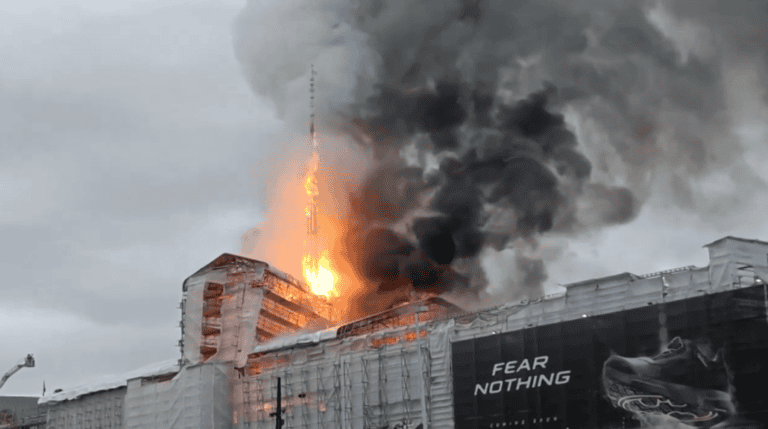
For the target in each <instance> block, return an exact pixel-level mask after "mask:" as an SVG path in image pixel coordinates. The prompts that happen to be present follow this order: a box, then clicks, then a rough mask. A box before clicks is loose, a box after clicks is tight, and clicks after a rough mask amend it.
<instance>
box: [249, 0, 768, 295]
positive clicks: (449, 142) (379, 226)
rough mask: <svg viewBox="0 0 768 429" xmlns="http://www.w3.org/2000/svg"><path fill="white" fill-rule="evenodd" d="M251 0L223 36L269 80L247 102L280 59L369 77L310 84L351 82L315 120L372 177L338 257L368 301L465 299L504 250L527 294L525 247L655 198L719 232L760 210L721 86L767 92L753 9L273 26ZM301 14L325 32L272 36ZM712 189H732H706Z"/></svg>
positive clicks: (561, 4) (283, 66)
mask: <svg viewBox="0 0 768 429" xmlns="http://www.w3.org/2000/svg"><path fill="white" fill-rule="evenodd" d="M256 4H257V2H255V1H252V2H250V3H249V6H248V7H247V8H246V10H245V11H244V13H243V16H242V17H241V19H240V20H239V25H238V26H237V27H236V31H235V34H236V35H237V36H238V37H237V38H236V40H237V52H238V55H239V56H240V58H241V60H242V61H243V62H244V65H245V68H246V69H247V70H252V69H255V68H258V67H261V68H269V73H271V74H264V73H262V74H257V73H249V75H248V76H249V78H250V80H251V84H252V86H253V87H254V88H255V89H256V90H257V91H259V92H260V93H264V94H267V95H269V96H271V97H272V98H273V99H277V100H278V101H282V98H280V97H277V96H275V93H276V92H277V91H279V88H281V87H282V86H284V84H285V81H286V80H288V79H292V78H297V76H299V75H301V73H298V72H297V71H296V64H304V65H302V67H306V66H305V64H308V63H310V62H313V61H314V62H315V64H317V62H316V61H315V59H322V58H337V57H339V55H338V52H340V51H342V50H343V51H344V52H348V53H350V54H349V55H352V54H351V53H354V55H355V56H354V58H353V59H355V61H359V63H365V64H366V65H367V66H368V67H367V68H366V67H361V66H352V65H354V64H358V63H356V62H354V61H352V60H347V61H346V62H344V61H336V62H333V61H330V60H329V61H326V63H327V64H326V65H325V66H324V67H325V70H324V69H323V67H322V66H321V67H319V68H318V71H319V72H320V76H325V78H326V79H330V80H332V81H333V82H335V86H333V85H332V84H328V85H326V87H331V86H333V87H334V88H346V87H345V86H344V84H342V83H346V84H347V85H351V84H350V83H354V89H352V90H349V91H347V92H344V91H341V90H338V91H336V93H334V96H335V95H337V94H340V95H339V96H338V97H333V98H334V99H335V100H338V99H344V100H345V102H346V101H347V100H349V99H354V100H355V102H354V103H351V104H350V105H349V107H348V108H346V109H344V110H343V114H341V115H338V116H337V117H335V118H334V119H333V121H329V122H333V123H338V122H339V118H341V122H344V123H346V124H349V125H348V126H345V125H341V126H338V128H340V129H342V130H343V131H345V132H347V133H348V134H350V135H352V136H353V137H354V139H355V140H356V141H357V142H358V143H360V144H361V145H362V146H364V147H366V148H368V149H370V153H371V158H372V160H373V164H374V165H375V167H374V168H373V170H372V172H371V174H370V175H369V176H368V177H367V180H365V181H363V184H362V185H361V186H360V188H359V189H358V190H357V192H355V193H354V195H352V196H351V197H350V199H351V206H352V210H351V214H350V224H351V225H352V227H351V229H350V233H349V236H348V242H347V254H348V255H349V257H350V259H351V260H352V262H353V263H354V265H355V266H356V267H358V269H359V271H360V272H361V273H362V274H364V275H365V276H367V277H368V278H369V279H371V280H372V281H373V282H374V283H375V284H377V285H378V288H379V290H380V291H387V290H398V289H401V288H403V287H404V286H407V285H413V286H414V287H416V288H417V289H423V290H433V291H447V290H453V291H464V292H468V293H470V294H478V293H480V291H481V290H482V289H483V288H484V286H485V278H484V276H483V274H482V270H481V269H480V263H479V261H480V260H481V259H482V258H483V257H484V256H483V255H484V254H487V252H489V251H491V250H490V249H493V251H499V250H502V249H507V250H505V252H507V251H508V249H510V248H513V249H514V252H513V254H514V255H515V256H514V257H513V258H510V259H509V264H510V266H509V267H507V268H508V271H509V272H510V273H514V275H513V278H512V279H511V280H512V282H513V283H514V286H515V287H517V288H522V290H523V291H524V292H525V293H523V295H525V294H538V293H540V286H541V285H542V282H544V281H545V279H546V277H547V274H546V269H545V268H546V267H545V264H544V262H545V259H546V258H542V257H541V256H540V255H539V256H537V255H538V254H539V253H537V249H540V247H539V246H540V243H541V242H542V241H543V240H542V239H545V238H547V237H571V236H578V235H580V234H585V233H588V232H590V231H595V230H599V229H600V228H604V227H607V226H611V225H618V224H622V223H625V222H628V221H630V220H632V219H633V218H634V217H635V216H636V215H637V213H638V212H639V211H640V210H641V207H642V204H643V203H645V202H646V201H648V200H649V199H650V198H652V197H653V198H654V199H655V200H654V201H655V203H656V204H657V205H658V206H668V207H670V208H671V209H672V208H673V209H675V210H683V211H687V212H689V213H695V214H696V215H697V216H698V217H699V218H700V219H702V220H703V221H706V222H710V223H712V224H716V225H728V224H730V223H732V222H734V217H733V216H734V213H733V210H727V209H725V208H727V207H745V206H749V205H751V204H755V202H756V201H762V200H764V199H760V198H759V197H760V195H761V194H760V192H763V189H765V184H764V183H763V181H762V180H761V179H760V178H759V176H758V175H756V174H755V173H754V172H753V171H752V169H751V168H750V167H749V166H748V165H747V164H746V163H745V162H744V158H743V149H742V148H741V147H740V145H739V143H738V141H737V139H736V138H735V137H734V134H733V133H732V122H731V121H732V117H731V115H730V112H729V106H728V103H729V101H728V98H727V91H728V88H727V82H726V80H725V78H724V73H725V70H727V66H728V65H730V64H745V63H748V64H753V65H754V66H755V67H756V70H758V73H759V76H760V78H762V79H764V82H768V78H766V77H767V76H768V56H767V55H766V54H765V47H766V46H768V30H766V22H768V19H766V17H768V6H766V5H768V2H763V1H752V0H733V1H729V2H722V1H718V0H703V1H701V2H690V1H685V0H547V1H544V0H521V1H509V0H423V1H418V2H414V1H412V0H358V1H356V2H354V3H350V2H347V1H343V0H338V1H337V0H332V1H321V0H313V1H308V0H307V1H304V0H290V1H288V0H286V2H281V3H280V4H281V5H285V6H281V7H280V10H279V12H280V13H279V14H278V15H263V14H261V13H260V12H259V10H258V8H257V6H255V5H256ZM307 11H311V13H312V16H313V17H315V21H312V22H311V24H312V26H313V28H326V27H327V28H328V29H329V30H323V31H321V32H320V33H315V34H314V35H313V34H312V33H311V32H310V33H309V34H310V35H308V36H306V37H305V36H303V33H296V32H295V31H293V29H292V27H290V26H284V27H285V29H284V30H282V31H283V33H280V31H281V25H278V24H273V22H277V23H280V22H282V21H281V20H280V17H285V19H286V20H289V19H290V17H291V16H295V14H296V13H299V14H303V15H302V16H306V14H307V13H309V12H307ZM263 16H269V17H270V18H269V19H270V20H272V21H269V22H270V23H268V24H265V26H264V28H268V29H269V30H270V31H269V32H266V33H265V34H261V33H258V31H257V30H255V29H258V28H260V27H259V26H257V25H254V21H256V22H259V20H260V21H261V22H267V21H265V20H266V19H267V18H263ZM274 19H277V20H276V21H275V20H274ZM286 22H287V21H286ZM302 22H303V21H302ZM339 23H341V24H340V25H339ZM330 29H332V30H330ZM265 31H266V30H265ZM254 32H255V33H257V34H259V35H263V36H264V37H255V35H254ZM297 34H298V35H297ZM318 34H319V35H320V36H322V37H319V36H318ZM249 35H251V36H249ZM283 36H284V37H283ZM297 37H298V38H302V37H305V39H306V41H307V42H310V41H311V43H310V45H311V44H314V45H311V46H316V45H320V47H319V48H318V49H317V50H316V52H315V53H314V54H312V55H307V58H300V59H297V58H293V57H292V56H291V55H286V54H285V53H286V52H290V51H291V50H290V49H285V47H284V46H283V45H285V43H282V42H281V45H280V46H281V47H280V49H278V48H273V47H271V46H270V42H269V41H270V40H294V39H295V38H297ZM302 40H304V39H302ZM316 40H320V42H317V41H316ZM297 43H298V42H297ZM300 46H303V45H301V44H300ZM342 47H343V49H342ZM337 48H338V49H337ZM302 49H303V48H302ZM337 64H340V65H338V66H337ZM345 67H346V68H345ZM272 69H274V70H272ZM321 87H323V86H322V85H318V88H321ZM326 97H330V94H326ZM318 98H319V99H323V96H322V95H319V96H318ZM341 104H344V103H341ZM336 105H339V103H337V104H336ZM590 161H591V162H590ZM723 177H725V178H726V179H727V180H729V181H730V182H731V184H732V185H733V186H731V188H733V189H737V190H738V191H730V190H728V189H731V188H729V187H728V186H725V187H722V186H721V187H717V186H710V185H712V184H715V183H717V182H718V181H719V180H721V178H723ZM723 189H725V190H723ZM742 212H746V211H742ZM726 213H727V216H726ZM744 216H747V215H744ZM511 295H515V296H519V295H520V294H511Z"/></svg>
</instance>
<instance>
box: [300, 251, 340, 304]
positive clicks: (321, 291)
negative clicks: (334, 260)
mask: <svg viewBox="0 0 768 429" xmlns="http://www.w3.org/2000/svg"><path fill="white" fill-rule="evenodd" d="M301 265H302V267H303V268H304V279H305V280H306V281H307V283H309V287H310V289H311V290H312V293H314V294H315V295H323V296H326V297H328V298H330V297H332V296H336V294H337V292H336V290H335V289H334V287H333V286H334V282H335V280H336V276H335V275H334V272H333V269H332V268H331V259H330V258H329V256H328V251H327V250H323V251H322V252H321V253H320V257H319V258H317V259H314V258H312V256H310V255H308V254H305V255H304V258H303V260H302V261H301Z"/></svg>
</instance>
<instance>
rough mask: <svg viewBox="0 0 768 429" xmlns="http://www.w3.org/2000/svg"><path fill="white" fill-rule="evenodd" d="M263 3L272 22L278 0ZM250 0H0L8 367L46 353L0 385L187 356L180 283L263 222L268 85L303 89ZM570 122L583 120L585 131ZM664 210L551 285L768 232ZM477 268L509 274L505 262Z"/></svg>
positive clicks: (562, 260) (736, 80)
mask: <svg viewBox="0 0 768 429" xmlns="http://www.w3.org/2000/svg"><path fill="white" fill-rule="evenodd" d="M251 3H252V5H251V6H252V8H256V7H263V8H264V13H265V14H267V15H266V16H269V15H268V14H269V13H270V10H271V9H270V3H269V2H261V3H260V6H257V5H256V2H251ZM244 5H245V2H244V0H239V1H235V0H217V1H175V0H168V1H160V0H154V1H152V0H146V1H128V0H113V1H110V2H97V1H93V0H90V1H86V0H70V1H66V2H62V1H56V2H54V1H52V0H34V1H27V2H4V3H2V5H0V58H2V66H1V67H0V150H2V152H0V153H2V156H0V254H1V255H2V257H0V268H2V272H3V274H4V276H3V277H4V280H5V281H4V283H3V285H2V286H0V297H1V298H2V299H0V327H2V331H0V332H2V333H1V334H0V344H2V347H0V373H2V372H5V371H6V370H7V369H10V368H11V367H12V366H13V365H14V364H15V363H16V362H17V361H18V360H19V359H21V358H23V357H24V356H26V354H28V353H32V354H34V356H35V359H36V362H37V365H36V367H35V368H24V369H22V370H21V371H20V372H18V373H17V374H16V375H14V376H13V377H12V378H11V379H10V380H9V381H8V382H7V383H6V385H5V386H4V387H3V389H2V390H1V391H0V394H2V395H40V394H41V392H42V387H43V382H45V385H46V388H47V391H48V392H52V391H53V390H54V389H56V388H66V387H68V386H74V385H78V384H81V383H86V382H88V380H95V379H97V378H99V377H100V376H103V375H105V374H112V373H121V372H127V371H130V370H132V369H135V368H138V367H141V366H143V365H146V364H149V363H152V362H156V361H160V360H164V359H168V358H173V357H176V356H179V355H180V354H179V349H178V347H177V342H178V340H179V338H180V328H179V326H178V323H179V320H180V310H179V309H178V305H179V302H180V300H181V286H182V282H183V281H184V279H185V278H186V277H188V276H189V275H190V274H192V273H193V272H194V271H196V270H197V269H199V268H200V267H202V266H203V265H205V264H207V263H208V262H210V261H211V260H213V259H214V258H215V257H217V256H218V255H219V254H221V253H223V252H231V253H239V252H240V250H241V249H240V244H241V237H242V236H243V234H244V233H246V232H247V231H248V230H249V229H250V228H252V227H254V226H255V225H257V224H259V223H260V222H262V221H263V220H264V217H265V216H266V213H267V207H266V204H265V202H264V201H266V198H265V195H267V194H269V191H270V189H268V187H269V186H270V183H269V182H265V181H264V180H263V177H264V174H263V171H274V170H275V169H278V170H279V164H280V163H281V162H283V161H284V160H285V154H284V152H285V151H282V147H281V144H283V143H285V144H286V145H289V144H290V143H288V142H286V141H285V139H286V137H285V135H286V133H285V127H286V126H287V125H286V124H288V123H289V122H290V121H287V120H286V119H285V118H286V114H285V109H286V108H287V109H289V110H290V109H291V108H292V105H291V103H292V101H291V100H293V99H294V98H293V97H284V98H285V99H284V100H283V101H282V102H275V99H280V97H279V96H276V95H275V93H277V94H278V95H279V93H280V91H285V92H286V93H287V92H290V94H294V93H296V92H297V91H298V92H301V91H304V89H303V87H301V86H300V85H299V86H298V87H297V86H296V84H295V83H292V82H295V81H302V82H303V80H302V79H303V77H302V76H301V75H299V76H295V79H293V80H292V81H290V82H287V83H286V85H287V87H288V89H281V87H279V86H278V87H276V88H273V89H271V91H272V93H271V98H268V97H266V96H265V95H264V94H265V93H267V92H269V91H253V90H252V85H251V84H249V79H248V77H247V76H246V75H247V74H248V73H254V72H253V70H246V71H244V70H243V67H242V64H241V62H239V61H238V57H237V54H236V51H235V49H234V47H233V31H232V25H233V21H234V20H235V18H236V17H237V16H238V14H239V13H240V12H241V10H242V9H243V7H244ZM251 13H253V11H251ZM650 19H652V20H655V23H656V24H655V25H657V26H658V28H659V31H660V32H662V33H664V34H665V35H666V37H668V38H669V39H670V40H671V41H672V42H673V44H674V45H675V46H676V47H677V49H678V53H679V55H681V56H686V55H695V54H696V53H697V46H698V45H697V44H696V43H695V42H696V37H695V36H690V35H691V34H694V35H695V34H697V33H696V32H697V31H698V27H693V28H689V29H687V30H686V29H685V25H684V24H685V22H682V24H681V22H679V21H675V19H674V17H670V15H669V14H667V13H666V12H663V11H662V12H659V13H658V14H657V15H655V17H652V18H650ZM675 28H677V29H681V28H682V30H679V31H677V30H676V31H672V30H671V29H675ZM323 52H328V51H323ZM329 55H331V54H329ZM308 56H309V55H308ZM363 60H364V58H363ZM321 61H322V58H321ZM358 61H359V59H358ZM326 62H330V60H326ZM307 63H309V60H308V61H307ZM308 65H309V64H307V68H308ZM299 66H300V67H303V65H302V64H299ZM270 72H271V73H278V74H279V72H278V71H275V70H271V71H270ZM724 75H725V76H726V79H727V82H728V85H727V97H726V98H727V100H728V101H729V102H730V103H731V104H732V107H731V108H730V112H731V113H732V115H733V118H734V119H733V122H734V133H735V136H736V138H737V139H738V140H739V142H740V143H741V145H742V146H743V147H744V148H745V153H746V155H745V156H744V159H745V160H746V163H747V164H748V165H749V166H750V167H751V168H752V169H754V171H755V172H756V173H757V174H758V175H759V176H760V177H762V178H763V179H764V180H768V167H766V166H767V165H768V163H766V161H767V160H768V148H766V144H765V143H766V141H768V129H767V128H766V123H768V120H767V119H768V109H766V107H765V102H764V101H765V100H764V99H763V98H761V97H762V94H763V91H762V87H761V81H760V77H759V70H758V68H756V66H755V65H754V64H752V63H750V62H744V63H738V62H735V63H732V64H730V65H729V66H728V69H727V70H726V71H725V73H724ZM300 78H301V79H300ZM297 88H299V89H297ZM257 89H258V88H257ZM262 89H263V88H262ZM257 94H258V95H257ZM285 100H288V101H285ZM302 106H303V105H302ZM289 116H290V115H289ZM568 119H569V116H568V114H567V112H566V120H568ZM577 122H578V121H575V120H574V121H572V122H571V123H572V129H573V131H574V132H575V133H576V134H577V135H579V136H584V135H586V134H587V133H588V130H585V129H582V128H580V126H579V125H578V124H577ZM586 152H587V155H588V156H589V151H586ZM276 160H277V161H276ZM275 164H278V165H275ZM713 180H714V179H713ZM709 186H711V187H713V188H715V189H717V187H718V186H721V185H719V184H718V183H710V184H709ZM718 191H719V192H738V189H731V190H729V189H725V190H722V189H718ZM667 204H668V202H667V201H666V200H663V199H660V200H658V201H656V200H654V199H653V197H651V198H649V199H648V200H647V202H646V204H644V205H643V207H642V209H641V210H640V213H639V214H638V215H637V218H636V219H635V220H634V221H632V222H630V223H627V224H624V225H620V226H614V227H610V228H605V229H602V230H600V231H595V232H592V233H589V234H584V235H581V236H579V237H578V238H571V239H569V241H568V242H567V243H565V244H563V243H562V242H561V243H559V246H558V249H559V250H558V252H560V256H559V258H558V263H557V264H550V266H549V279H548V290H549V291H556V290H557V288H556V285H558V284H567V283H570V282H575V281H580V280H584V279H588V278H593V277H597V276H603V275H610V274H615V273H618V272H625V271H629V272H633V273H635V274H643V273H649V272H654V271H658V270H663V269H668V268H675V267H680V266H686V265H697V266H704V265H706V264H707V263H708V259H707V253H706V250H705V249H702V245H704V244H706V243H709V242H711V241H714V240H716V239H718V238H720V237H723V236H725V235H735V236H742V237H746V238H758V239H763V240H768V220H761V219H760V218H763V217H764V216H757V217H754V216H753V217H748V218H746V219H747V220H744V218H742V217H740V218H739V219H740V220H739V221H735V220H734V221H731V220H730V218H729V217H728V216H727V215H726V216H719V217H718V221H711V220H710V219H708V218H706V217H702V216H699V215H697V214H695V213H691V212H680V211H678V210H675V209H673V208H671V207H669V206H668V205H667ZM755 206H756V207H760V206H761V204H760V202H757V201H756V202H755ZM750 208H751V204H749V203H747V204H744V205H743V206H738V207H726V208H724V210H725V211H726V212H729V211H733V212H748V211H749V210H750ZM734 219H735V218H734ZM499 261H501V259H499ZM267 262H269V260H267ZM485 264H486V267H487V269H489V270H491V271H493V272H494V273H495V274H494V278H503V277H504V272H503V266H504V265H503V263H502V262H494V260H493V258H489V259H488V260H486V261H485ZM491 287H493V285H491Z"/></svg>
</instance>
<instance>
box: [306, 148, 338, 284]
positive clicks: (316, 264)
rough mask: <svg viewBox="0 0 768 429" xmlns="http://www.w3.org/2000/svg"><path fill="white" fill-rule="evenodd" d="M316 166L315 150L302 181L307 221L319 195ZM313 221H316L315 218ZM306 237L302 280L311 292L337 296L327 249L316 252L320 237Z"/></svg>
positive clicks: (312, 213) (315, 213) (311, 214)
mask: <svg viewBox="0 0 768 429" xmlns="http://www.w3.org/2000/svg"><path fill="white" fill-rule="evenodd" d="M317 167H318V157H317V153H316V152H315V153H313V154H312V159H311V160H310V171H309V174H308V176H307V179H306V180H305V181H304V190H305V191H306V193H307V204H306V206H305V207H304V214H305V215H306V216H307V218H308V221H311V220H312V219H311V217H312V216H313V215H314V216H317V210H315V208H316V205H317V201H316V197H317V196H318V195H320V191H319V190H318V187H317V179H316V178H315V173H316V172H317ZM315 222H317V220H316V219H315ZM308 238H309V241H310V246H309V248H307V242H306V241H305V242H304V256H303V257H302V261H301V266H302V270H303V274H304V280H305V281H306V282H307V283H308V284H309V286H310V289H311V290H312V293H314V294H315V295H323V296H325V297H328V298H330V297H332V296H338V292H337V291H336V290H335V289H334V284H335V282H336V280H337V278H338V276H337V275H336V274H335V273H334V270H333V268H331V258H330V254H329V252H328V249H322V250H320V251H319V254H318V250H319V248H320V246H321V243H320V242H319V239H320V237H318V236H317V235H316V234H314V235H312V236H311V237H308Z"/></svg>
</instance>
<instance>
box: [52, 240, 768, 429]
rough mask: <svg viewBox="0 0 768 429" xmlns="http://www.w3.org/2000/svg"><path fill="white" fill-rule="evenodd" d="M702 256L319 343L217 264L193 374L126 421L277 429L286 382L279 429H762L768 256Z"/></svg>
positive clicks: (322, 336)
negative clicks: (705, 259) (700, 261)
mask: <svg viewBox="0 0 768 429" xmlns="http://www.w3.org/2000/svg"><path fill="white" fill-rule="evenodd" d="M706 247H707V249H708V251H709V255H710V264H709V265H708V266H707V267H702V268H697V267H684V268H678V269H673V270H668V271H664V272H659V273H653V274H647V275H634V274H630V273H623V274H618V275H614V276H610V277H605V278H600V279H593V280H589V281H584V282H579V283H573V284H570V285H567V286H566V288H565V289H566V290H565V292H563V293H559V294H556V295H552V296H546V297H542V298H540V299H537V300H534V301H523V302H514V303H506V304H503V305H501V306H499V307H495V308H491V309H488V310H484V311H480V312H476V313H462V312H461V311H460V310H458V309H457V308H455V307H453V306H451V305H450V304H448V303H447V302H445V301H443V300H441V299H440V298H438V297H426V298H423V299H420V300H418V301H416V302H412V303H409V304H405V305H403V306H400V307H397V308H394V309H391V310H389V311H387V312H384V313H381V314H376V315H372V316H370V317H367V318H365V319H363V320H358V321H355V322H352V323H348V324H345V325H342V326H336V327H332V328H326V329H320V330H317V328H322V327H323V326H324V324H326V323H328V321H332V320H334V318H333V315H332V312H331V310H330V308H329V307H327V306H326V305H327V303H325V302H324V301H323V300H317V299H316V298H315V297H314V296H311V295H307V294H308V292H306V290H305V289H303V286H302V285H301V283H300V282H298V281H295V280H293V279H291V278H290V277H288V276H286V275H284V274H281V273H279V271H277V270H274V269H272V268H270V267H269V266H268V265H266V264H264V263H261V262H258V261H254V260H250V259H247V258H241V257H236V256H233V255H226V254H225V255H222V257H220V258H217V260H215V261H214V262H212V263H211V264H209V265H207V266H206V267H204V268H203V269H201V270H200V271H198V272H197V273H195V274H194V275H192V276H191V277H190V278H188V279H187V280H186V281H185V283H184V294H185V295H184V296H185V298H184V301H185V302H184V305H183V306H182V308H183V319H182V320H183V328H182V332H183V337H182V345H183V364H184V365H183V367H182V368H181V369H180V370H178V373H174V374H175V375H174V374H169V375H168V376H166V377H160V378H157V377H155V378H151V377H149V378H148V377H147V376H144V377H133V378H131V380H130V381H127V382H125V384H124V386H125V387H121V388H122V389H123V390H122V392H123V394H122V395H123V396H122V397H123V398H124V399H123V401H124V403H123V405H122V410H124V412H123V421H122V423H121V424H122V425H123V426H124V427H130V428H135V429H150V428H153V429H155V428H168V429H171V428H173V429H177V428H190V429H192V428H211V429H213V428H238V429H240V428H243V429H245V428H272V427H274V426H275V417H274V415H273V413H274V412H275V411H276V408H277V382H278V379H279V380H280V383H281V408H282V409H283V410H284V411H283V418H284V420H285V421H286V424H285V426H284V427H286V428H333V429H345V428H350V429H351V428H354V429H358V428H365V429H368V428H370V429H384V428H387V429H392V428H401V429H404V428H417V427H420V428H423V429H425V428H440V429H443V428H457V429H480V428H483V429H484V428H501V427H521V428H538V429H543V428H553V429H554V428H557V429H569V428H580V429H583V428H595V429H597V428H601V429H608V428H611V429H615V428H638V427H645V428H660V427H663V428H678V429H681V428H682V429H685V428H695V427H700V428H713V429H714V428H765V427H766V425H765V423H764V422H767V421H768V395H765V394H764V393H762V392H763V391H764V386H765V385H766V384H768V371H766V369H765V365H766V362H768V287H767V286H766V283H765V281H766V280H768V243H765V242H761V241H757V240H744V239H739V238H733V237H726V238H724V239H722V240H718V241H716V242H714V243H711V244H709V245H707V246H706ZM270 282H273V283H270ZM272 295H275V297H273V296H272ZM267 301H272V303H271V304H265V302H267ZM270 305H272V307H270ZM275 305H276V307H275ZM276 308H279V309H276ZM284 310H290V313H285V315H284V316H282V317H281V314H283V313H281V311H284ZM291 317H293V319H290V318H291ZM302 317H303V318H302ZM266 319H268V320H270V321H271V322H274V323H278V324H280V326H281V327H282V328H286V327H287V328H292V329H293V330H294V332H293V333H292V334H287V335H286V334H285V333H286V332H290V329H287V330H286V331H277V330H276V329H275V328H270V326H271V325H268V324H266V323H262V322H263V320H266ZM289 319H290V320H295V321H296V322H293V325H289V324H287V323H284V322H289V321H290V320H289ZM313 327H314V329H312V328H313ZM216 328H218V331H216ZM282 328H281V329H282ZM270 329H273V330H270ZM281 333H282V334H283V335H278V334H281ZM62 394H63V395H65V396H66V397H67V398H68V399H67V400H66V401H69V402H70V403H71V405H75V404H76V403H79V404H85V403H86V400H88V396H87V395H80V396H76V395H72V394H71V393H67V392H62ZM62 394H59V395H62ZM88 394H89V395H93V396H98V395H110V394H112V395H117V394H116V393H110V390H103V391H89V392H88ZM67 395H68V396H67ZM60 399H61V398H60ZM105 400H106V399H105ZM66 401H63V400H60V401H59V402H58V403H55V401H54V404H53V407H56V406H64V404H65V402H66ZM49 402H50V401H49ZM67 406H69V405H67ZM81 408H85V407H84V406H83V405H81ZM114 408H115V407H113V409H114ZM50 410H51V411H50V412H49V416H58V415H59V414H56V413H57V412H58V411H56V410H55V409H54V408H50ZM60 414H66V413H64V412H63V411H62V412H61V413H60ZM70 414H71V412H70ZM51 423H54V424H55V421H52V422H51ZM123 426H112V427H123ZM51 427H57V428H70V427H71V428H74V427H78V428H80V427H98V426H77V425H75V426H72V425H70V426H67V425H63V426H62V425H60V426H51ZM102 427H105V426H102Z"/></svg>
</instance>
